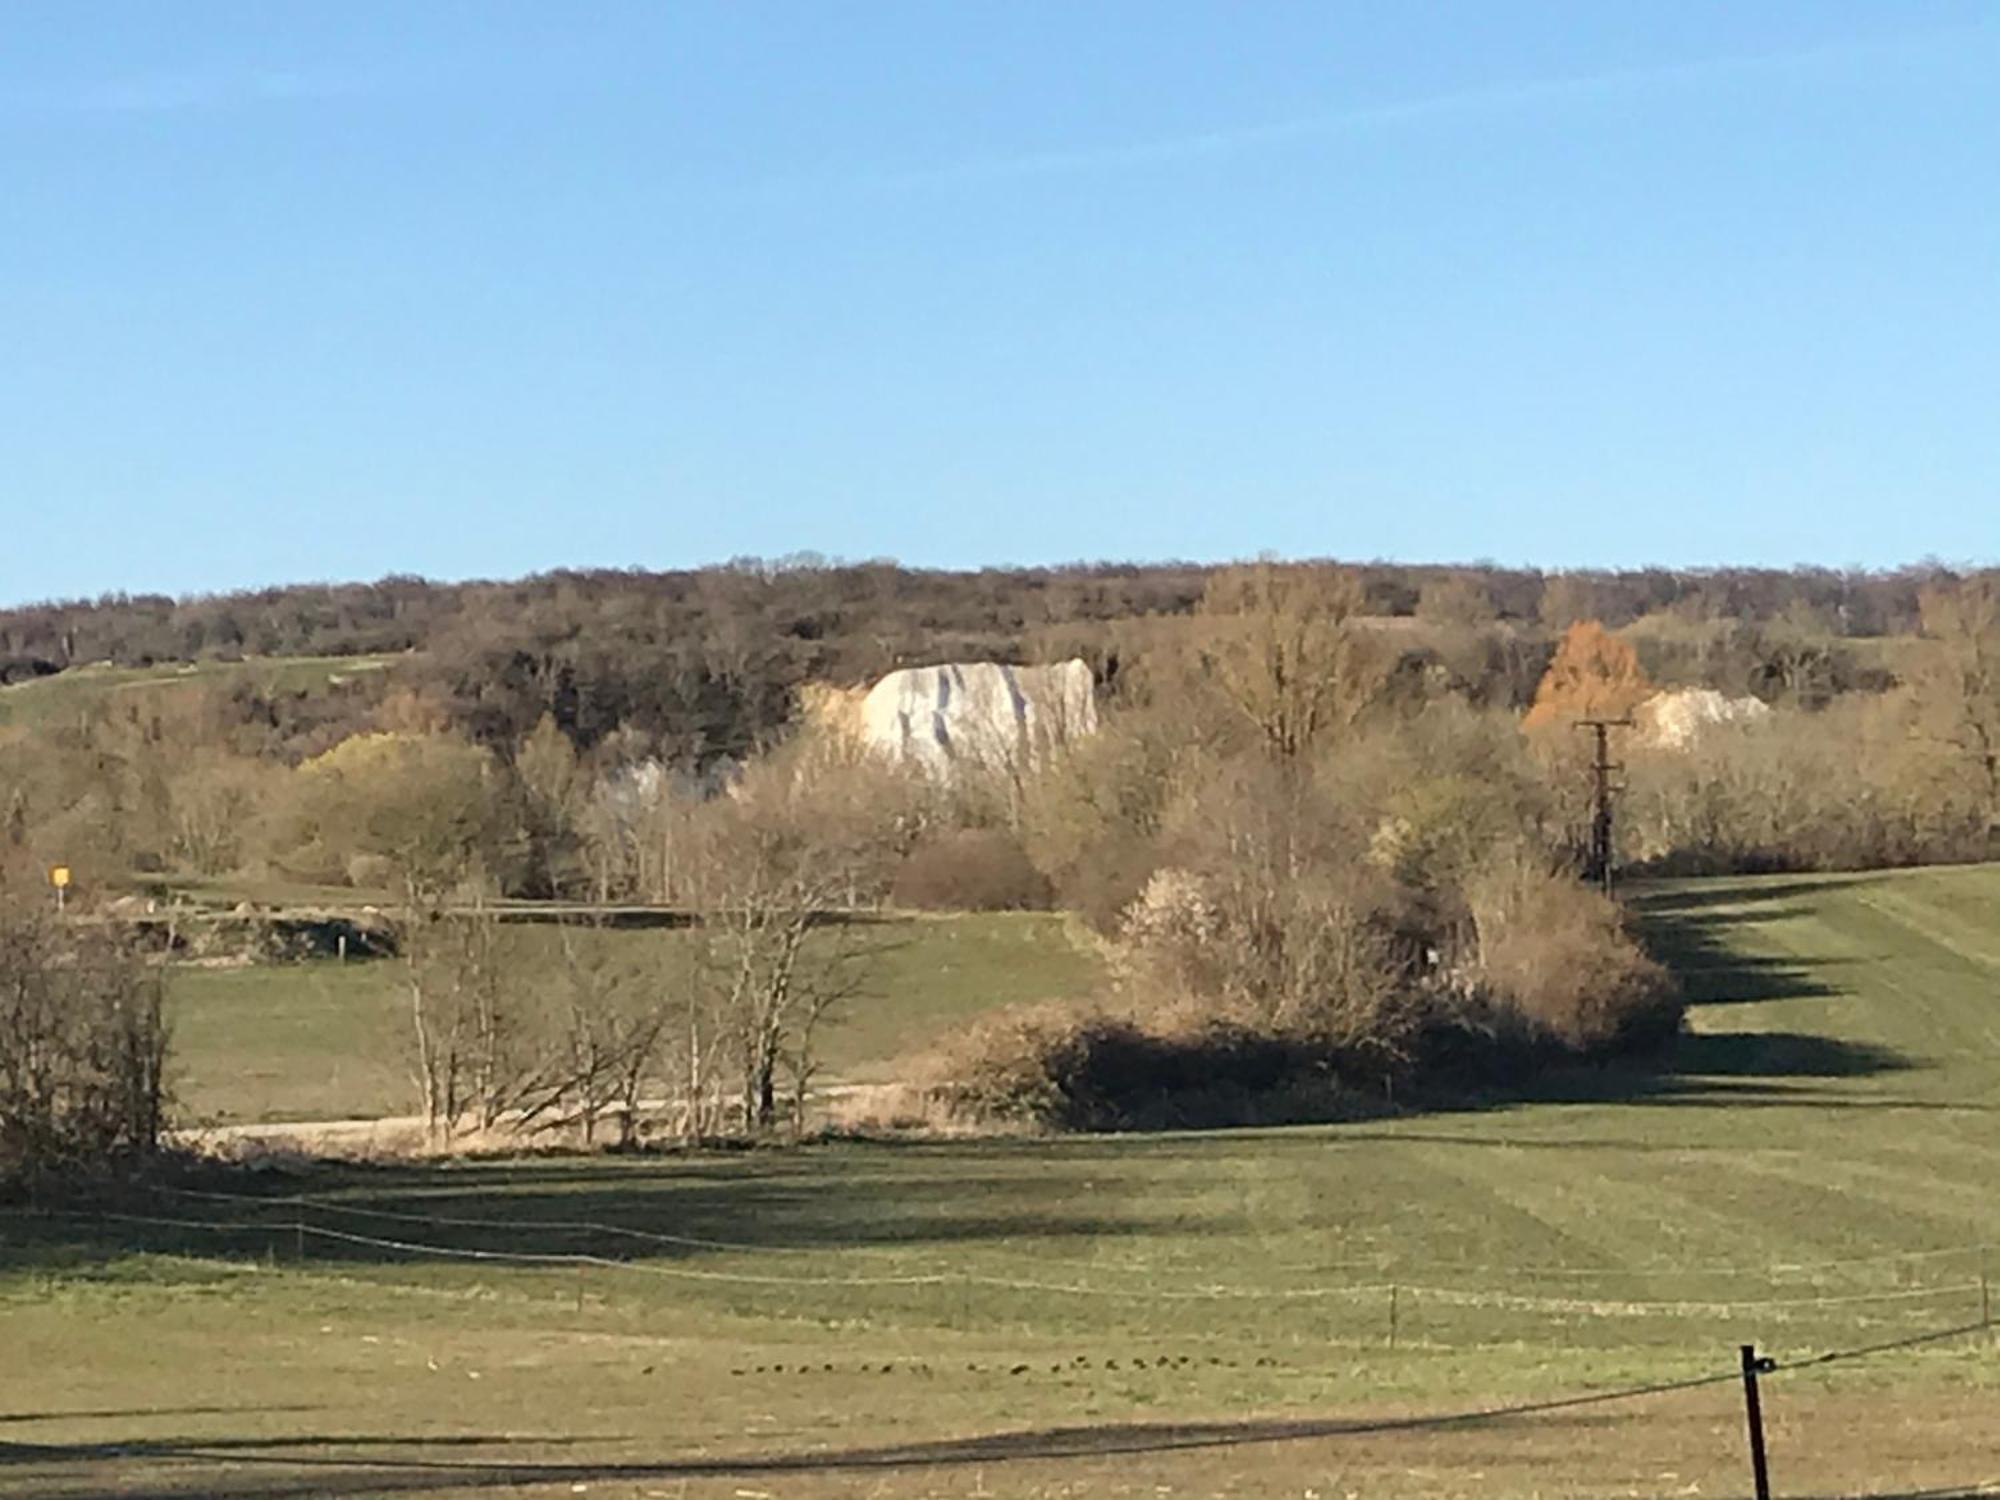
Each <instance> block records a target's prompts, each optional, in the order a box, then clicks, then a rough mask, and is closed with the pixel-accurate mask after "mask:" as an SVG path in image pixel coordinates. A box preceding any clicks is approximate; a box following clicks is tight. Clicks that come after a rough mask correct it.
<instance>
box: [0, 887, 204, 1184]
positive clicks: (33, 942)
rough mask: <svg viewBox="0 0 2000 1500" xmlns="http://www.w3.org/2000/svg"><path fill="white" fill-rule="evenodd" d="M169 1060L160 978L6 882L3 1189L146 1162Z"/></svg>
mask: <svg viewBox="0 0 2000 1500" xmlns="http://www.w3.org/2000/svg"><path fill="white" fill-rule="evenodd" d="M166 1058H167V1030H166V1024H165V1022H164V1020H163V1019H162V1015H161V992H160V982H159V975H158V972H157V971H156V970H154V969H151V968H149V967H148V966H147V965H146V964H145V963H144V962H143V961H142V960H141V959H140V958H139V956H138V955H137V954H136V952H135V951H134V950H133V949H132V947H131V946H130V945H129V944H128V943H126V942H125V941H124V940H123V939H122V938H121V936H120V935H119V934H118V933H117V932H115V931H114V930H113V929H111V928H109V927H106V926H103V925H100V924H88V923H78V922H64V921H59V920H57V919H56V918H55V916H54V914H53V912H52V911H51V910H50V909H49V904H48V902H47V900H46V898H45V896H44V894H43V892H42V891H41V890H37V889H34V888H33V887H32V886H31V885H30V884H29V883H28V882H26V881H25V880H23V879H21V878H19V877H18V875H16V876H0V1189H16V1188H20V1187H23V1186H27V1187H32V1186H34V1185H35V1184H36V1183H38V1182H40V1181H42V1180H44V1179H47V1178H51V1177H54V1176H58V1175H67V1174H73V1173H76V1172H84V1171H102V1170H104V1169H106V1168H109V1167H115V1166H117V1165H119V1164H120V1163H126V1162H132V1161H135V1160H137V1159H140V1158H144V1157H146V1156H149V1155H151V1154H152V1153H153V1151H155V1150H156V1149H157V1147H158V1145H159V1142H160V1131H161V1128H162V1125H163V1123H164V1110H165V1103H166V1076H165V1075H166Z"/></svg>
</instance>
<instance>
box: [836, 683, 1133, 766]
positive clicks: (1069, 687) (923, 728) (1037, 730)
mask: <svg viewBox="0 0 2000 1500" xmlns="http://www.w3.org/2000/svg"><path fill="white" fill-rule="evenodd" d="M804 708H805V713H806V716H807V718H808V720H809V721H810V722H811V723H813V724H814V726H815V727H816V728H819V729H821V730H823V731H827V732H830V733H834V734H837V735H840V736H842V737H843V738H847V739H851V740H853V741H855V742H857V743H859V744H861V745H863V746H865V747H867V748H868V749H870V750H874V751H877V752H879V753H882V754H885V755H888V756H892V757H894V758H896V759H898V760H902V761H906V762H908V763H911V764H914V765H918V766H921V767H923V769H924V770H925V771H927V772H929V773H931V774H933V775H937V776H940V777H949V776H951V775H953V774H954V773H955V772H957V771H960V770H962V769H967V768H970V767H975V766H978V767H999V768H1003V769H1004V768H1012V767H1015V766H1020V765H1024V764H1028V763H1030V762H1032V761H1033V760H1035V759H1036V758H1037V757H1038V756H1039V755H1041V754H1042V753H1045V752H1046V751H1047V750H1048V749H1050V748H1052V747H1053V746H1056V745H1060V744H1063V743H1065V742H1067V741H1068V740H1071V739H1074V738H1078V737H1080V736H1083V735H1089V734H1095V733H1096V732H1097V697H1096V683H1095V681H1094V680H1093V678H1092V677H1091V673H1090V667H1089V664H1088V663H1086V662H1084V661H1083V660H1082V659H1080V658H1076V657H1072V658H1071V659H1070V660H1068V661H1065V662H1058V663H1055V664H1053V665H1050V666H1034V667H1017V666H1009V665H1006V664H1004V663H1001V662H992V661H976V662H945V663H941V664H939V665H937V666H927V667H904V668H900V669H898V670H897V671H894V672H891V673H889V674H888V675H887V676H886V677H883V678H882V679H881V680H880V681H879V682H876V683H875V684H874V685H873V686H872V687H869V688H866V689H861V688H853V689H841V688H835V687H829V686H825V685H817V686H816V687H815V688H814V689H813V690H812V691H811V692H809V693H808V694H806V695H805V698H804Z"/></svg>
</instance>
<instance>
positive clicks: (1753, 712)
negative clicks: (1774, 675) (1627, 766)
mask: <svg viewBox="0 0 2000 1500" xmlns="http://www.w3.org/2000/svg"><path fill="white" fill-rule="evenodd" d="M1770 712H1771V706H1770V705H1769V704H1768V703H1765V702H1763V701H1762V700H1761V699H1757V698H1731V697H1727V696H1725V695H1724V694H1722V693H1718V692H1717V691H1716V690H1715V689H1714V688H1675V689H1670V690H1669V691H1667V692H1664V693H1655V694H1654V695H1653V696H1652V697H1650V698H1648V699H1647V700H1646V701H1645V702H1644V703H1641V704H1640V705H1639V706H1638V707H1637V708H1636V709H1634V710H1633V711H1632V718H1633V720H1634V721H1635V723H1636V724H1637V726H1638V737H1639V741H1640V743H1641V744H1644V745H1649V746H1651V747H1652V748H1654V749H1656V750H1688V749H1692V748H1693V747H1694V744H1695V742H1696V741H1697V740H1699V739H1700V738H1701V736H1702V734H1703V732H1704V731H1706V730H1709V729H1712V728H1714V727H1716V726H1717V725H1720V724H1747V723H1752V722H1754V721H1756V720H1758V719H1762V718H1764V717H1766V716H1767V715H1769V713H1770Z"/></svg>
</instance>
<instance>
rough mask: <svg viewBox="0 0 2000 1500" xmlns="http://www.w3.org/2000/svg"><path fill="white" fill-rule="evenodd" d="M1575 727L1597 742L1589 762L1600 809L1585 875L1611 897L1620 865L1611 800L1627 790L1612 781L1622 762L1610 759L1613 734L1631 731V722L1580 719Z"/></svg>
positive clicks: (1595, 817) (1593, 818)
mask: <svg viewBox="0 0 2000 1500" xmlns="http://www.w3.org/2000/svg"><path fill="white" fill-rule="evenodd" d="M1576 727H1577V728H1579V729H1588V730H1590V731H1591V732H1592V733H1593V734H1594V735H1595V737H1596V741H1597V746H1596V748H1597V754H1596V755H1595V756H1594V757H1593V758H1592V760H1591V763H1590V771H1591V776H1592V778H1593V780H1594V783H1595V787H1596V793H1597V806H1596V810H1595V812H1594V813H1593V814H1592V816H1591V819H1590V863H1589V866H1588V868H1587V869H1586V870H1585V872H1584V873H1585V874H1586V875H1587V876H1588V877H1589V878H1590V879H1591V880H1594V881H1596V882H1598V883H1599V884H1600V885H1601V886H1603V888H1604V894H1605V895H1607V896H1608V895H1610V894H1611V872H1612V869H1613V867H1614V865H1615V864H1616V863H1617V857H1616V848H1617V846H1616V844H1615V843H1614V842H1613V840H1612V836H1611V834H1612V823H1611V799H1612V797H1613V796H1614V795H1615V794H1617V793H1618V792H1622V791H1623V790H1624V787H1622V786H1619V785H1616V784H1614V783H1613V782H1612V780H1611V778H1612V777H1613V776H1614V775H1615V774H1616V773H1618V772H1620V771H1622V770H1624V769H1625V767H1624V765H1623V764H1622V763H1619V762H1616V761H1613V760H1612V759H1611V731H1612V730H1614V729H1630V728H1631V727H1632V720H1631V719H1629V718H1623V719H1578V720H1577V721H1576Z"/></svg>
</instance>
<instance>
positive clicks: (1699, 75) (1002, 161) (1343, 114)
mask: <svg viewBox="0 0 2000 1500" xmlns="http://www.w3.org/2000/svg"><path fill="white" fill-rule="evenodd" d="M1990 34H1991V33H1990V31H1989V30H1988V29H1987V28H1985V27H1982V26H1968V27H1958V28H1954V29H1951V30H1940V31H1930V32H1925V33H1921V34H1918V35H1915V36H1909V35H1905V36H1898V37H1894V38H1886V39H1880V40H1871V41H1864V42H1845V43H1837V44H1827V45H1821V46H1816V47H1808V48H1797V49H1794V50H1791V51H1786V52H1771V53H1752V54H1739V55H1735V56H1728V57H1714V58H1701V59H1697V60H1694V61H1689V62H1682V63H1664V64H1660V65H1657V66H1647V67H1634V68H1615V69H1608V70H1606V71H1604V72H1601V73H1591V74H1580V75H1572V76H1568V77H1562V78H1546V79H1531V80H1527V81H1524V82H1518V83H1506V84H1497V85H1493V86H1491V87H1485V88H1470V89H1462V90H1455V91H1453V92H1450V93H1443V94H1432V95H1427V96H1423V97H1419V98H1414V99H1402V100H1393V101H1388V102H1384V103H1379V104H1363V105H1357V106H1355V107H1353V108H1349V109H1343V110H1337V111H1333V112H1330V113H1327V114H1321V115H1309V116H1304V117H1302V118H1298V119H1292V120H1281V121H1275V122H1271V123H1267V124H1258V125H1241V126H1228V127H1223V128H1219V129H1216V130H1209V131H1200V132H1195V133H1192V134H1187V135H1178V136H1168V137H1164V138H1161V139H1157V140H1151V141H1139V142H1134V143H1130V144H1126V145H1107V146H1086V147H1078V148H1074V149H1066V150H1053V151H1035V152H1023V153H1021V154H1019V155H1014V156H1001V157H987V158H980V159H974V160H970V161H960V162H951V163H945V164H942V165H939V166H935V167H919V168H915V169H913V170H911V171H907V172H900V173H893V174H883V175H879V176H870V177H866V178H862V179H860V180H859V182H858V183H857V184H856V185H867V186H875V187H925V186H949V185H953V184H960V183H965V184H973V183H979V182H985V181H1004V180H1007V179H1010V178H1022V177H1053V176H1064V175H1074V174H1089V173H1108V172H1119V171H1127V170H1136V169H1143V168H1147V167H1155V166H1165V165H1174V164H1178V163H1182V162H1191V161H1200V160H1203V159H1213V158H1221V157H1226V156H1232V155H1237V154H1241V153H1244V152H1250V151H1256V150H1263V149H1271V148H1278V147H1283V146H1287V145H1293V144H1297V143H1303V142H1310V141H1315V140H1325V139H1332V138H1335V137H1339V136H1342V135H1349V134H1357V133H1362V132H1365V131H1368V130H1372V129H1378V128H1383V127H1392V126H1397V125H1414V124H1421V123H1424V122H1427V121H1433V120H1449V119H1452V118H1454V117H1470V116H1480V115H1491V114H1498V113H1504V112H1509V111H1518V110H1526V109H1533V108H1537V107H1546V106H1552V105H1561V104H1570V103H1588V102H1593V101H1613V100H1617V99H1620V98H1626V97H1632V96H1637V95H1640V94H1644V93H1647V92H1653V93H1660V92H1668V91H1672V90H1676V89H1683V88H1687V87H1690V86H1694V85H1699V84H1704V83H1710V82H1715V81H1719V80H1724V79H1728V78H1732V77H1747V76H1753V75H1757V74H1766V73H1776V72H1784V71H1798V70H1805V69H1810V68H1813V67H1819V66H1824V65H1828V64H1841V63H1852V62H1859V61H1876V60H1879V59H1881V58H1882V57H1884V56H1885V55H1888V54H1891V53H1896V52H1906V53H1915V52H1917V51H1920V50H1930V49H1933V48H1936V47H1937V46H1939V45H1940V44H1942V43H1946V42H1962V41H1964V40H1965V39H1967V38H1968V37H1971V36H1975V35H1977V36H1985V35H1990Z"/></svg>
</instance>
